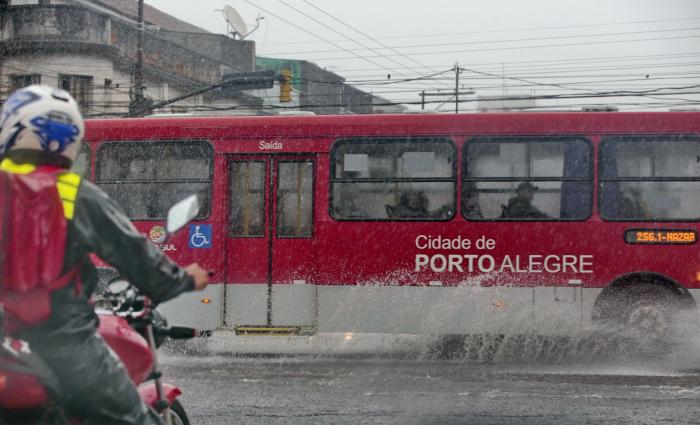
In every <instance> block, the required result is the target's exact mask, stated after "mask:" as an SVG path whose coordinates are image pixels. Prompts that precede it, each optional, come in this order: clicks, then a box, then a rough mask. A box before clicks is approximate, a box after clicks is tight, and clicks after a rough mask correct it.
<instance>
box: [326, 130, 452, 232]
mask: <svg viewBox="0 0 700 425" xmlns="http://www.w3.org/2000/svg"><path fill="white" fill-rule="evenodd" d="M332 158H333V162H332V170H331V173H332V174H331V184H332V204H331V207H330V212H331V215H332V216H333V217H334V218H336V219H341V220H363V219H365V220H405V221H407V220H445V219H450V218H451V217H452V216H453V215H454V211H455V205H454V204H455V194H454V191H455V174H456V172H455V167H454V164H455V158H456V150H455V147H454V145H453V144H452V142H451V141H450V140H447V139H437V138H436V139H411V138H405V139H376V140H373V139H359V140H342V141H340V142H339V143H337V144H336V145H335V146H334V147H333V150H332Z"/></svg>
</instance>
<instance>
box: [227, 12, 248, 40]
mask: <svg viewBox="0 0 700 425" xmlns="http://www.w3.org/2000/svg"><path fill="white" fill-rule="evenodd" d="M224 17H226V22H228V24H229V25H231V28H233V31H234V32H235V33H236V34H238V36H239V37H240V38H241V39H243V38H245V37H246V36H247V35H248V27H247V26H246V24H245V22H243V18H241V15H239V14H238V12H236V9H234V8H232V7H231V6H224Z"/></svg>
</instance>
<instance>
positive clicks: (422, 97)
mask: <svg viewBox="0 0 700 425" xmlns="http://www.w3.org/2000/svg"><path fill="white" fill-rule="evenodd" d="M454 71H455V90H454V91H440V90H438V91H436V92H426V91H425V90H423V91H421V92H420V93H419V94H420V108H421V110H423V109H425V98H426V96H438V97H448V96H449V97H448V98H447V99H446V100H445V101H444V102H442V103H441V104H440V106H442V105H444V104H445V103H447V102H450V101H451V100H452V98H453V97H454V99H455V113H456V114H458V113H459V96H460V95H467V94H474V93H476V92H475V91H474V89H467V90H462V91H460V90H459V74H460V73H461V71H462V68H460V67H459V62H457V63H456V64H455V67H454Z"/></svg>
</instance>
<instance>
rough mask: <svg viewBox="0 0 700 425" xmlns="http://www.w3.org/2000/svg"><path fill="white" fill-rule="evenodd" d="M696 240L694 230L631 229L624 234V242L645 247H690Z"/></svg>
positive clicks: (696, 236)
mask: <svg viewBox="0 0 700 425" xmlns="http://www.w3.org/2000/svg"><path fill="white" fill-rule="evenodd" d="M697 240H698V235H697V232H695V230H671V229H632V230H628V231H626V232H625V242H627V243H634V244H646V245H690V244H694V243H695V242H697Z"/></svg>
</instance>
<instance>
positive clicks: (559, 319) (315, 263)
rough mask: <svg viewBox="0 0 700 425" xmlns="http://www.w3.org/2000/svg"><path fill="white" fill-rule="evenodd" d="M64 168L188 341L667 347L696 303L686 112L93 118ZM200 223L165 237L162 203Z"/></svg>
mask: <svg viewBox="0 0 700 425" xmlns="http://www.w3.org/2000/svg"><path fill="white" fill-rule="evenodd" d="M87 141H88V143H87V144H86V145H87V147H86V149H85V151H84V152H83V155H82V156H81V158H82V159H81V163H80V164H79V166H80V167H82V168H83V169H85V170H87V171H89V175H90V176H91V179H92V180H93V181H94V182H95V183H96V184H98V185H99V186H101V187H102V188H103V189H104V190H105V191H106V192H107V193H108V194H109V195H110V196H111V197H113V198H114V199H116V200H117V201H118V202H119V203H120V204H121V206H122V207H123V208H124V210H125V211H126V213H127V214H128V215H129V216H130V217H131V218H132V219H133V221H134V224H135V225H136V226H137V227H138V228H139V229H140V230H141V231H143V233H144V234H145V235H148V237H150V239H151V240H153V242H154V243H156V244H159V245H160V247H161V249H163V250H164V251H167V253H168V254H169V255H170V256H171V257H173V258H174V259H175V260H177V261H178V262H180V263H183V264H186V263H189V262H192V261H198V262H200V263H201V264H203V265H204V266H206V267H208V268H210V269H212V270H214V271H215V273H216V274H215V276H214V279H213V281H214V282H216V283H215V284H213V285H210V287H209V288H208V289H207V290H206V291H205V292H204V293H193V294H187V295H185V296H182V297H180V298H178V299H176V300H174V301H172V302H170V303H167V304H165V308H166V309H168V310H169V313H168V315H169V316H171V317H173V318H176V320H178V321H180V322H184V323H188V324H190V325H193V326H197V327H199V328H201V329H210V330H213V329H235V330H236V331H238V332H240V333H249V332H273V333H274V332H278V331H279V332H287V331H288V332H300V333H312V332H381V333H409V334H455V333H458V334H470V333H504V332H513V331H519V330H521V329H522V330H527V329H535V330H538V331H540V332H544V333H552V332H554V333H559V332H570V331H572V330H574V329H577V328H580V327H585V326H587V325H590V324H591V323H592V322H595V321H597V320H600V321H609V322H614V323H616V324H618V325H622V326H626V327H640V328H641V330H642V331H643V332H650V333H655V332H657V333H658V332H663V331H664V327H665V326H667V325H668V324H669V323H672V322H673V320H677V319H676V318H675V316H674V314H675V313H676V312H678V311H681V310H684V309H693V308H694V307H695V304H696V301H695V299H696V298H697V297H698V296H699V295H700V261H699V260H700V259H699V258H698V244H697V231H698V228H697V227H698V220H699V219H700V113H698V112H639V113H637V112H624V113H618V112H611V113H601V112H551V113H550V112H546V113H545V112H543V113H506V114H497V113H493V114H455V115H443V114H437V115H374V116H284V117H279V116H278V117H225V118H152V119H124V120H94V121H89V122H88V124H87ZM191 193H199V194H200V195H201V197H202V200H203V208H202V211H201V214H200V217H199V218H198V219H197V220H196V221H195V222H194V223H192V224H191V225H190V226H189V228H188V229H187V230H186V231H183V232H181V233H180V234H178V235H176V236H175V237H174V238H172V239H169V240H167V241H165V240H164V233H165V232H164V230H163V226H164V219H165V213H166V211H167V208H168V206H169V205H171V204H173V203H174V202H175V201H177V200H178V199H180V198H183V197H185V196H187V195H189V194H191Z"/></svg>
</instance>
